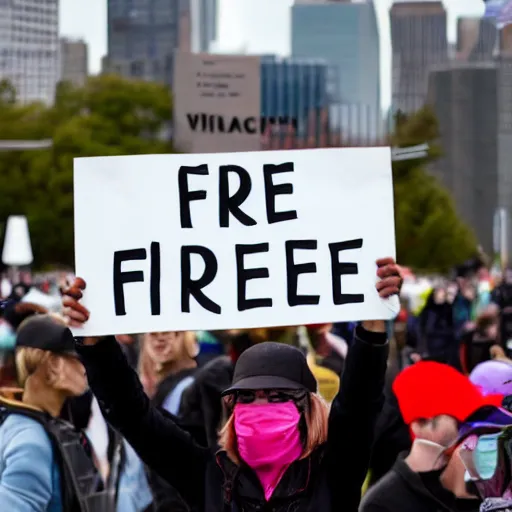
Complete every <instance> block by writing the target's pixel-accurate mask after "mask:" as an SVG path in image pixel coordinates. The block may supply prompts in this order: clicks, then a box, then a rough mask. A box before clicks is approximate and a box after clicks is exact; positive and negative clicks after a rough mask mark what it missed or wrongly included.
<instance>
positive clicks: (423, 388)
mask: <svg viewBox="0 0 512 512" xmlns="http://www.w3.org/2000/svg"><path fill="white" fill-rule="evenodd" d="M393 393H394V395H395V397H396V399H397V401H398V405H399V408H400V413H401V415H402V418H403V421H404V423H405V424H406V425H407V426H408V427H409V429H410V434H411V440H412V446H411V449H410V451H409V452H408V453H405V454H402V455H400V456H399V458H398V459H397V461H396V463H395V465H394V466H393V468H392V469H391V471H390V472H389V473H388V474H387V475H385V476H384V477H383V478H382V479H381V480H380V481H379V482H378V483H377V484H376V485H374V486H373V487H372V488H371V489H370V491H369V492H368V493H367V494H366V495H365V497H364V499H363V502H362V505H361V512H384V511H389V512H399V511H404V512H406V511H407V512H409V511H413V510H414V511H415V512H423V511H424V512H431V511H433V510H447V511H454V512H457V511H462V510H464V511H474V512H477V511H478V510H479V507H480V501H479V500H478V499H477V498H476V497H475V496H473V495H472V494H470V493H468V492H467V489H466V486H465V482H464V474H465V468H464V465H463V463H462V461H461V460H460V457H459V456H458V453H457V452H455V451H451V452H450V451H449V448H451V447H452V446H453V444H454V443H455V442H456V441H457V439H458V438H459V425H460V424H461V423H463V422H465V421H468V420H469V419H470V418H471V417H472V416H473V415H475V414H476V413H477V412H482V413H483V414H488V415H491V414H495V413H496V414H498V415H499V416H500V419H501V417H502V416H507V415H506V414H505V413H503V414H501V413H500V411H501V409H499V407H500V406H501V403H502V401H503V396H502V395H487V396H483V395H482V393H480V391H479V390H478V388H477V387H476V386H475V385H473V384H472V382H471V381H470V380H469V379H468V377H466V376H464V375H462V374H461V373H460V372H458V371H457V370H456V369H455V368H452V367H450V366H448V365H446V364H442V363H438V362H434V361H421V362H419V363H417V364H414V365H413V366H410V367H409V368H406V369H405V370H403V371H402V372H401V373H400V374H399V375H398V376H397V378H396V379H395V382H394V383H393ZM506 420H507V421H508V418H506Z"/></svg>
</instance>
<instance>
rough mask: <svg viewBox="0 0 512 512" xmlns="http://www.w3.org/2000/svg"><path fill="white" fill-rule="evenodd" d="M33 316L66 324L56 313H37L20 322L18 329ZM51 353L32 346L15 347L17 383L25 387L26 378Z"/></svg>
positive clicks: (46, 359) (32, 318)
mask: <svg viewBox="0 0 512 512" xmlns="http://www.w3.org/2000/svg"><path fill="white" fill-rule="evenodd" d="M35 318H37V319H40V318H50V319H51V320H53V321H54V322H55V323H56V324H61V325H67V322H66V320H65V318H64V317H63V316H62V315H59V314H57V313H48V314H42V315H40V314H37V315H33V316H30V317H28V318H26V319H25V320H23V322H21V324H20V326H19V327H18V329H22V328H23V326H24V325H26V324H28V323H30V322H32V321H33V320H34V319H35ZM51 356H52V353H51V352H50V351H48V350H42V349H40V348H32V347H19V348H17V349H16V356H15V363H16V374H17V376H18V384H19V385H20V386H21V387H23V388H24V387H25V385H26V384H27V380H28V378H29V377H30V376H31V375H33V374H34V373H35V372H36V371H37V370H38V368H39V367H40V366H42V365H44V364H46V363H47V362H48V360H49V359H50V357H51Z"/></svg>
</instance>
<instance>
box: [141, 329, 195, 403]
mask: <svg viewBox="0 0 512 512" xmlns="http://www.w3.org/2000/svg"><path fill="white" fill-rule="evenodd" d="M148 334H150V333H146V334H144V336H143V337H142V341H141V345H140V353H139V365H138V373H139V378H140V380H141V382H142V387H143V388H144V391H145V393H146V395H148V396H149V397H150V398H151V397H152V396H153V395H154V394H155V392H156V388H157V386H158V383H159V382H160V381H161V380H162V378H163V377H164V375H162V366H161V365H158V364H155V363H154V362H153V361H152V360H151V357H150V356H149V354H148V349H147V343H146V339H147V335H148ZM180 334H182V335H183V344H184V347H185V352H186V353H187V355H188V357H190V359H194V358H196V357H197V356H198V355H199V344H198V343H197V340H196V335H195V333H194V332H193V331H184V332H181V333H180Z"/></svg>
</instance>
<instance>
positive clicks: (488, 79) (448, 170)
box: [428, 62, 512, 251]
mask: <svg viewBox="0 0 512 512" xmlns="http://www.w3.org/2000/svg"><path fill="white" fill-rule="evenodd" d="M501 81H502V78H501V70H500V66H499V64H497V63H492V62H489V63H483V62H481V63H461V64H458V65H452V66H450V67H448V66H446V67H444V68H438V69H435V70H433V71H432V72H431V73H430V77H429V87H428V103H429V104H430V105H431V106H432V107H433V108H434V110H435V112H436V115H437V117H438V120H439V127H440V132H441V145H442V149H443V157H442V158H441V159H440V160H438V161H436V162H434V164H433V168H432V172H433V174H434V175H435V176H436V177H437V178H438V179H439V180H440V181H441V183H442V184H443V185H444V186H445V187H446V188H447V189H448V190H449V191H450V193H451V194H452V196H453V198H454V200H455V205H456V208H457V211H458V213H459V214H460V215H461V217H462V218H463V219H464V220H465V221H466V222H467V223H468V224H469V225H470V226H471V227H472V228H473V229H474V231H475V233H476V235H477V237H478V240H479V242H480V243H481V244H482V246H483V248H484V249H485V250H486V251H492V244H493V232H492V224H493V216H494V211H495V209H496V208H497V207H498V206H508V207H511V206H512V195H511V194H510V192H511V184H510V179H511V178H510V177H508V175H509V174H510V173H509V172H507V171H508V169H510V164H511V163H512V131H511V130H512V123H509V126H508V131H509V135H507V134H506V132H507V130H506V129H505V128H506V127H505V125H504V123H503V122H502V120H501V118H502V117H503V115H502V114H501V112H500V110H501V108H500V107H501V105H502V93H501V92H500V89H501V85H500V82H501ZM511 86H512V82H511ZM510 95H511V96H512V87H511V88H510ZM511 109H512V106H511V107H509V108H507V110H508V111H509V114H508V115H509V118H511V117H512V111H511ZM507 163H508V165H507Z"/></svg>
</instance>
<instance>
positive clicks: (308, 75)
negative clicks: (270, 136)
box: [261, 56, 329, 136]
mask: <svg viewBox="0 0 512 512" xmlns="http://www.w3.org/2000/svg"><path fill="white" fill-rule="evenodd" d="M327 75H328V66H327V64H326V63H325V62H323V61H321V60H319V59H316V60H312V59H295V58H292V59H279V58H277V57H275V56H263V57H261V117H262V119H264V120H266V121H267V122H268V123H270V124H271V125H273V127H274V128H276V129H277V128H280V129H283V128H284V127H289V126H292V127H293V129H294V133H295V134H296V135H298V136H305V135H314V134H309V133H307V132H308V130H309V128H310V126H314V127H317V126H318V123H317V122H316V120H317V119H318V118H319V117H320V115H321V113H322V111H323V110H324V109H326V107H327V106H328V104H329V97H328V94H327Z"/></svg>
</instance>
